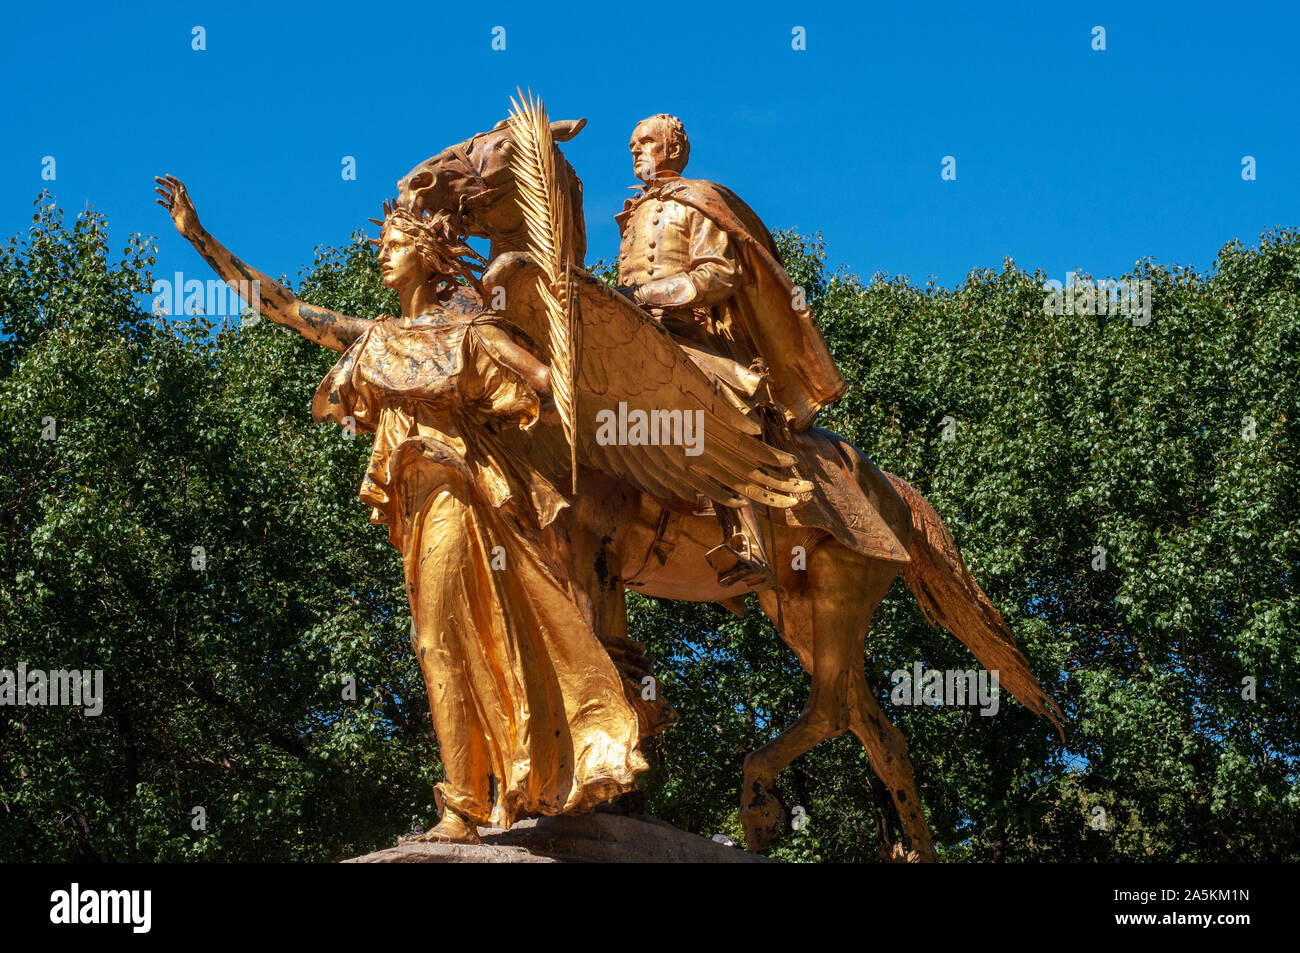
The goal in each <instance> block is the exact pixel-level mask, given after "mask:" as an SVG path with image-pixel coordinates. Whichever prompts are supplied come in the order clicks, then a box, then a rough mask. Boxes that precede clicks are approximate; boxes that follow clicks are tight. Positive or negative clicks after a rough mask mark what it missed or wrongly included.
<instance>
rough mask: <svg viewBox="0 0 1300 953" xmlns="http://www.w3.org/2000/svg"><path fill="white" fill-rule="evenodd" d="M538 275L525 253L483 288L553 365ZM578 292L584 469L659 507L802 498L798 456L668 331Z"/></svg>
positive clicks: (505, 260) (576, 288) (622, 305)
mask: <svg viewBox="0 0 1300 953" xmlns="http://www.w3.org/2000/svg"><path fill="white" fill-rule="evenodd" d="M540 271H541V270H540V269H539V267H538V265H537V264H536V263H534V262H533V260H532V258H531V257H530V256H529V255H527V254H525V253H522V252H518V253H511V254H506V255H501V256H499V257H498V258H497V259H496V260H495V261H494V262H493V263H492V266H491V267H490V268H489V270H488V273H487V274H485V275H484V276H483V286H484V287H485V288H489V289H491V288H500V289H501V291H502V292H503V293H504V299H505V307H504V308H503V309H501V313H502V316H503V317H505V318H506V319H508V320H509V321H511V322H512V323H513V324H515V325H517V326H518V327H519V328H520V329H521V330H522V331H524V333H525V334H527V335H529V337H531V338H532V340H533V344H534V347H535V349H536V351H537V352H538V356H539V357H540V358H541V359H542V360H544V361H546V362H547V363H550V362H551V354H550V351H549V348H548V346H547V336H548V335H547V329H548V308H547V303H546V302H545V301H544V300H543V299H542V297H541V295H540V294H539V292H538V290H537V289H538V280H537V279H538V275H539V273H540ZM572 293H573V294H574V295H576V297H577V299H578V301H577V303H578V304H580V306H581V311H582V349H581V352H580V354H579V358H578V366H577V368H576V374H575V414H574V448H575V451H576V454H577V458H578V462H579V463H580V464H584V465H586V466H589V467H592V468H594V469H597V470H601V471H603V472H605V473H608V474H610V475H612V476H617V477H620V478H622V479H624V480H627V481H628V482H630V483H632V484H633V485H634V486H636V487H638V488H639V489H640V490H642V491H643V492H645V493H649V494H650V495H652V496H655V497H658V498H659V499H662V500H678V501H682V502H685V503H694V502H695V501H696V498H697V495H703V496H706V497H708V498H709V499H711V500H713V501H714V502H715V503H720V504H722V505H724V506H740V505H742V504H743V503H745V502H746V501H747V500H753V501H756V502H759V503H763V504H766V505H769V506H775V507H779V508H788V507H792V506H795V505H797V504H798V503H800V502H802V501H803V499H805V498H806V496H805V495H806V494H807V493H808V492H809V491H810V490H811V485H810V484H809V483H807V482H806V481H804V480H802V479H800V478H799V476H798V474H797V473H796V472H795V470H794V458H793V457H792V456H790V455H789V454H787V453H784V452H782V451H780V450H777V449H775V448H773V447H771V446H769V445H768V444H766V443H764V442H763V440H762V436H761V428H760V426H759V424H758V422H757V421H755V420H752V419H751V418H749V417H747V416H746V415H745V413H744V412H743V411H742V410H741V409H740V408H738V407H737V406H736V404H735V403H734V402H733V401H732V399H731V398H729V396H728V395H727V394H726V393H725V392H724V391H723V389H722V385H720V384H718V383H717V382H716V381H714V380H713V379H712V378H711V377H710V376H709V375H708V374H706V373H705V372H704V371H703V370H702V369H701V368H700V367H698V366H697V365H696V364H695V363H694V362H693V361H692V360H691V359H690V358H689V357H687V355H686V353H685V352H684V351H683V350H682V349H681V348H680V347H678V346H677V344H676V342H674V341H673V339H672V337H671V336H670V335H669V334H668V332H667V331H665V330H664V329H663V328H662V327H661V326H660V325H659V324H657V323H656V322H655V321H654V320H652V319H651V318H650V317H649V316H648V315H646V314H645V312H643V311H642V310H641V309H640V308H638V307H637V306H636V305H634V304H633V303H632V302H631V301H629V300H628V299H627V298H625V297H623V295H621V294H619V293H618V292H616V291H614V290H613V289H611V288H609V287H608V286H606V285H604V284H603V283H601V282H600V281H598V280H596V279H595V278H593V277H591V276H590V275H587V274H585V273H576V272H575V273H574V276H573V289H572ZM620 405H621V407H620ZM688 414H689V415H690V417H689V424H688V423H687V415H688ZM640 415H644V416H643V417H642V416H640ZM638 417H640V419H641V420H642V421H643V422H644V426H643V427H642V428H641V430H640V432H639V433H638V432H637V428H636V421H637V420H638ZM620 420H622V421H624V422H625V424H626V425H625V426H624V427H623V428H622V430H621V431H620V427H619V421H620ZM688 426H689V430H687V427H688ZM697 427H698V428H702V429H697ZM688 437H689V438H690V439H689V441H688V440H687V438H688ZM638 438H639V439H638ZM652 440H653V441H656V442H651V441H652ZM688 451H691V452H688ZM697 451H698V452H697Z"/></svg>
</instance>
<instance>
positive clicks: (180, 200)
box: [154, 175, 203, 241]
mask: <svg viewBox="0 0 1300 953" xmlns="http://www.w3.org/2000/svg"><path fill="white" fill-rule="evenodd" d="M154 181H155V182H157V183H158V186H159V187H158V188H156V189H154V191H155V192H157V193H158V194H159V195H160V196H162V197H161V198H160V199H158V204H159V205H161V206H162V207H163V208H165V209H166V210H167V211H168V212H170V213H171V217H172V224H173V225H175V226H176V231H178V232H180V233H181V234H182V235H183V236H185V238H187V239H189V240H190V241H194V239H196V238H198V237H199V235H201V234H202V233H203V226H202V225H200V224H199V213H198V212H196V211H195V210H194V203H193V202H191V201H190V194H189V192H187V191H186V190H185V183H183V182H182V181H181V180H180V179H178V178H176V176H174V175H166V176H154Z"/></svg>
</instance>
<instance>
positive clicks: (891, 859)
mask: <svg viewBox="0 0 1300 953" xmlns="http://www.w3.org/2000/svg"><path fill="white" fill-rule="evenodd" d="M879 853H880V859H881V860H883V861H884V862H885V863H887V864H932V863H934V862H935V861H936V860H937V859H938V858H936V857H935V853H934V848H930V849H929V850H926V851H916V850H909V849H908V848H906V847H904V846H903V845H902V844H901V843H893V844H881V845H880V851H879Z"/></svg>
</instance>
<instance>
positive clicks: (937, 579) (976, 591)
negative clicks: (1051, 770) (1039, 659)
mask: <svg viewBox="0 0 1300 953" xmlns="http://www.w3.org/2000/svg"><path fill="white" fill-rule="evenodd" d="M887 476H888V477H889V481H890V482H891V483H892V484H893V485H894V489H896V490H897V491H898V494H899V495H900V496H901V497H902V498H903V500H904V501H905V502H906V503H907V506H908V509H910V510H911V511H912V545H911V548H910V550H909V554H910V555H911V557H912V560H911V562H909V563H907V564H906V565H905V566H904V567H903V581H904V582H905V583H907V588H908V590H909V591H910V592H911V593H912V595H914V596H915V597H916V601H917V602H919V603H920V604H921V611H922V612H924V613H925V616H926V618H927V619H929V620H930V622H931V624H933V625H935V626H939V627H942V628H944V629H947V630H948V631H949V632H951V633H952V634H953V635H955V636H956V637H957V638H959V639H960V640H961V641H962V642H964V643H965V644H966V647H967V648H968V649H970V650H971V652H972V653H973V654H974V655H975V657H976V658H977V659H979V661H980V664H981V665H983V666H984V668H985V669H986V670H988V671H990V672H997V673H998V682H999V684H1001V685H1005V686H1006V687H1007V690H1008V691H1010V692H1011V694H1012V695H1014V696H1015V698H1016V700H1017V701H1018V702H1020V704H1022V705H1024V706H1025V707H1026V708H1028V709H1029V710H1030V711H1032V712H1034V713H1036V714H1038V715H1042V716H1044V717H1046V718H1048V719H1049V720H1050V721H1051V722H1052V724H1054V725H1055V726H1056V730H1057V731H1058V732H1059V733H1060V735H1061V740H1062V741H1064V740H1065V730H1064V728H1063V726H1062V722H1061V709H1060V706H1059V705H1057V704H1056V702H1054V701H1053V700H1052V698H1051V696H1050V695H1048V694H1047V692H1045V691H1043V686H1042V685H1040V684H1039V683H1038V679H1036V678H1035V677H1034V674H1033V672H1031V671H1030V670H1029V662H1028V661H1026V659H1025V657H1024V656H1023V655H1022V654H1021V653H1020V650H1019V649H1018V648H1016V640H1015V637H1014V636H1012V634H1011V630H1010V629H1009V628H1007V624H1006V622H1005V621H1004V620H1003V618H1002V615H1001V613H999V612H998V610H997V609H996V608H994V606H993V603H992V602H990V601H989V597H988V596H987V595H985V593H984V590H983V589H981V588H980V587H979V583H977V582H976V581H975V577H974V576H972V575H971V572H970V570H969V569H967V568H966V561H965V560H963V559H962V558H961V553H960V552H959V551H958V549H957V544H956V543H955V542H953V538H952V535H951V534H950V533H949V532H948V528H947V527H946V526H944V525H943V520H942V519H940V518H939V514H938V513H937V512H936V511H935V509H934V507H933V506H931V505H930V504H929V502H927V501H926V499H925V497H923V496H922V495H921V494H920V493H918V492H917V490H916V488H915V487H913V486H912V485H911V484H909V483H908V482H907V481H906V480H903V479H900V478H899V477H896V476H894V475H893V474H892V473H890V474H887Z"/></svg>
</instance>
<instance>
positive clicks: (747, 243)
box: [615, 178, 847, 430]
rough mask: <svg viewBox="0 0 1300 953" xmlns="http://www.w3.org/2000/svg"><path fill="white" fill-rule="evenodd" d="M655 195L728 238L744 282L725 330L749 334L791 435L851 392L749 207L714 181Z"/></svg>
mask: <svg viewBox="0 0 1300 953" xmlns="http://www.w3.org/2000/svg"><path fill="white" fill-rule="evenodd" d="M656 195H657V197H660V198H665V199H671V200H672V201H674V202H680V203H681V204H683V205H688V206H690V207H691V208H694V209H696V210H697V211H698V212H700V213H701V214H702V215H704V216H706V217H707V218H709V219H710V220H711V221H712V222H713V223H714V224H715V225H717V226H718V227H719V228H721V229H722V230H723V231H725V232H726V233H727V237H728V238H729V239H730V240H731V242H732V244H733V246H734V247H735V249H736V257H737V261H738V264H739V266H740V270H741V282H740V286H739V288H738V289H737V292H736V294H735V295H733V296H732V297H731V298H730V299H729V300H728V301H727V302H726V303H724V304H723V305H721V306H719V307H720V308H721V309H722V310H724V311H726V312H729V313H727V314H725V315H723V323H726V322H727V321H729V322H730V324H731V325H732V326H736V327H740V328H743V329H744V331H745V333H746V334H747V335H748V337H749V338H750V339H751V340H752V341H753V343H754V347H755V349H756V350H757V351H758V356H759V357H761V358H762V359H763V361H764V362H765V363H766V365H767V370H768V375H769V376H768V388H769V390H770V392H771V394H772V396H773V398H775V400H776V401H777V403H779V404H780V408H781V410H782V411H783V413H784V415H785V420H786V423H787V424H788V425H789V426H790V427H791V428H792V429H793V430H803V429H805V428H806V427H808V426H809V425H811V424H812V421H813V418H814V417H815V416H816V415H817V411H818V410H820V409H821V408H822V407H825V406H826V405H827V404H830V403H832V402H834V401H835V400H837V399H838V398H839V397H840V396H842V395H843V394H844V391H845V389H846V387H847V385H846V383H845V381H844V378H843V377H842V376H841V375H840V372H839V370H838V369H837V368H836V367H835V362H834V361H833V360H832V359H831V354H830V351H829V350H828V349H827V347H826V341H825V340H824V339H823V338H822V335H821V332H820V331H818V330H817V324H816V321H815V319H814V318H813V315H812V312H811V311H809V310H808V309H807V308H806V307H796V291H795V286H794V283H793V282H792V281H791V280H790V276H789V275H787V274H786V271H785V268H784V267H783V265H782V264H781V259H780V254H779V252H778V251H777V248H776V244H775V243H774V242H773V241H772V236H771V234H770V233H769V232H768V230H767V228H766V227H765V226H764V225H763V223H762V221H761V220H760V219H759V217H758V216H757V215H755V214H754V212H753V211H752V210H751V209H750V207H749V206H748V205H746V204H745V203H744V202H742V201H741V200H740V198H739V197H737V196H736V195H735V193H733V192H731V191H730V190H729V189H726V188H723V187H722V186H720V185H718V184H717V183H715V182H706V181H704V180H703V179H683V178H675V179H673V180H671V181H669V182H667V183H665V184H664V185H663V186H662V187H661V188H660V189H659V190H658V191H657V192H656ZM637 202H638V200H637V199H631V200H629V201H628V203H627V204H626V206H625V207H624V210H623V212H622V213H620V214H619V215H616V216H615V220H616V221H617V222H618V225H619V230H620V231H622V229H623V227H624V223H625V222H626V220H627V218H628V216H629V215H631V212H632V209H633V208H634V207H635V205H636V204H637ZM799 298H800V299H802V295H800V296H799Z"/></svg>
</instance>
